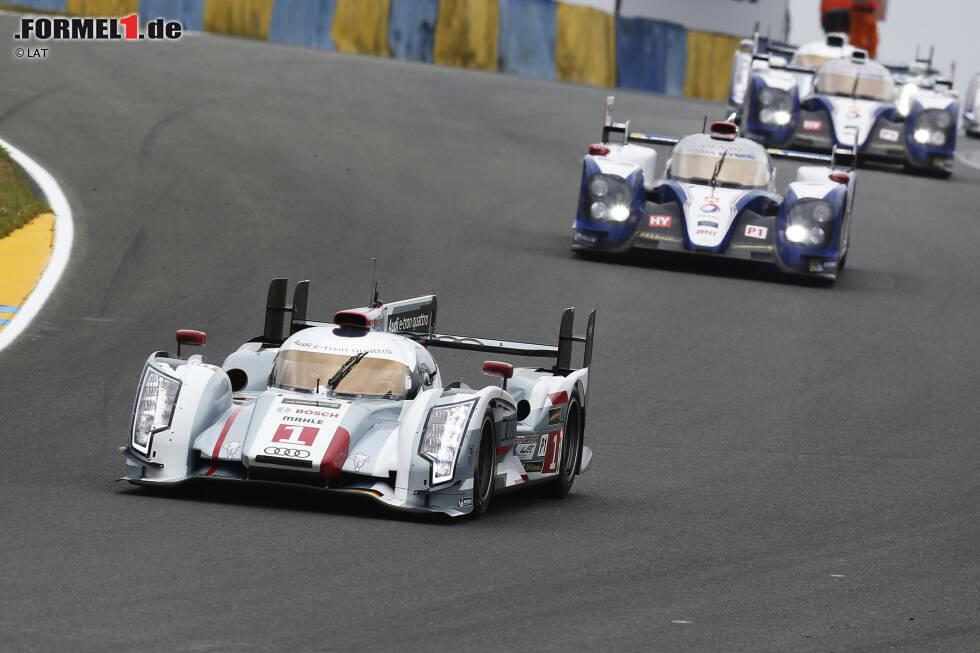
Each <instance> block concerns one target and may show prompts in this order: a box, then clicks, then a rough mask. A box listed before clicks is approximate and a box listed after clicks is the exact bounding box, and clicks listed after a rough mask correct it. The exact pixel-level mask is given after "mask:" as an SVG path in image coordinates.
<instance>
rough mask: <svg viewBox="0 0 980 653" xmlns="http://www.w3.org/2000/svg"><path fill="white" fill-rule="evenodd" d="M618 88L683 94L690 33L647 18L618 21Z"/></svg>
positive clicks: (670, 24)
mask: <svg viewBox="0 0 980 653" xmlns="http://www.w3.org/2000/svg"><path fill="white" fill-rule="evenodd" d="M616 62H617V67H618V71H619V85H620V86H621V87H623V88H635V89H640V90H643V91H653V92H654V93H669V94H671V95H681V94H683V92H684V76H685V74H686V70H687V30H685V29H684V28H683V27H681V26H680V25H675V24H673V23H664V22H661V21H656V20H648V19H646V18H620V19H619V20H617V21H616Z"/></svg>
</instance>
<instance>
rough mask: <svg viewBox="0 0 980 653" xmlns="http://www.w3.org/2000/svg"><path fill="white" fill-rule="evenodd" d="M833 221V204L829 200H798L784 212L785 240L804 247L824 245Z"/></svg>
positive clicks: (828, 237) (827, 239)
mask: <svg viewBox="0 0 980 653" xmlns="http://www.w3.org/2000/svg"><path fill="white" fill-rule="evenodd" d="M833 222H834V205H833V204H831V203H830V202H829V201H827V200H821V199H809V198H808V199H802V200H798V201H796V202H794V203H793V206H791V207H790V209H789V211H788V212H787V213H786V240H788V241H790V242H791V243H795V244H797V245H803V246H804V247H826V246H827V243H828V241H829V240H830V235H831V233H832V232H833V226H834V225H833Z"/></svg>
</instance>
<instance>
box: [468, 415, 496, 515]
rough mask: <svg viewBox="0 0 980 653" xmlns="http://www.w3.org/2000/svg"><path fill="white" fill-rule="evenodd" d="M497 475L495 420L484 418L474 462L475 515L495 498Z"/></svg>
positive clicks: (480, 513) (483, 511)
mask: <svg viewBox="0 0 980 653" xmlns="http://www.w3.org/2000/svg"><path fill="white" fill-rule="evenodd" d="M496 477H497V452H496V447H495V444H494V439H493V420H491V419H490V418H489V417H487V418H484V420H483V430H482V431H481V433H480V447H479V448H478V449H477V452H476V461H475V462H474V463H473V513H472V516H473V517H479V516H480V515H482V514H483V513H485V512H486V511H487V508H489V507H490V501H491V500H493V484H494V479H495V478H496Z"/></svg>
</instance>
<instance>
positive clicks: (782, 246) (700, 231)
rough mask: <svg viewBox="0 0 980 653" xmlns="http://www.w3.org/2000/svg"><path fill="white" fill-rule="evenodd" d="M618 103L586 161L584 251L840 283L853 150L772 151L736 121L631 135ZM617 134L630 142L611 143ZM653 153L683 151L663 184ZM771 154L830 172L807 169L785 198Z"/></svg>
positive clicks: (580, 242)
mask: <svg viewBox="0 0 980 653" xmlns="http://www.w3.org/2000/svg"><path fill="white" fill-rule="evenodd" d="M612 104H613V98H612V97H610V98H607V99H606V112H605V120H604V122H603V128H602V141H601V142H600V143H596V144H593V145H591V146H590V147H589V153H588V154H587V155H586V156H585V160H584V163H583V170H582V185H581V190H580V193H579V200H578V211H577V214H576V216H575V222H574V224H573V226H572V228H573V244H572V249H573V250H574V251H578V252H623V251H625V250H628V249H632V248H638V249H648V250H649V249H656V250H666V251H677V252H691V253H695V254H709V255H714V256H723V257H730V258H739V259H748V260H753V261H765V262H768V263H772V264H775V265H777V266H778V267H779V268H780V269H782V270H784V271H786V272H791V273H795V274H801V275H809V276H818V277H821V278H824V279H827V280H831V281H833V280H835V279H836V278H837V276H838V275H839V274H840V272H841V271H842V270H843V268H844V264H845V262H846V260H847V251H848V233H849V227H850V220H851V210H852V207H853V203H854V187H855V173H854V171H853V170H852V171H850V172H846V171H843V170H839V169H838V160H840V162H843V159H844V157H846V156H851V157H852V158H853V153H852V152H849V151H846V150H840V151H838V150H835V153H834V155H833V156H826V155H821V154H807V153H803V152H791V151H787V150H768V151H767V150H765V149H764V148H763V147H762V146H761V145H759V144H758V143H755V142H753V141H750V140H748V139H745V138H739V137H738V135H737V131H738V128H737V127H736V126H735V125H734V124H732V123H727V122H720V123H714V124H713V125H711V129H710V133H708V134H693V135H690V136H686V137H684V138H680V139H679V138H674V137H670V136H655V135H652V134H644V133H638V132H630V131H629V122H626V123H615V122H613V121H612ZM615 134H621V135H622V142H621V143H612V142H609V136H610V135H615ZM651 145H670V146H673V150H672V151H671V154H670V158H669V159H668V160H667V164H666V166H665V171H664V178H663V179H656V178H655V176H654V171H655V168H656V164H657V152H656V150H654V149H653V148H652V147H649V146H651ZM770 156H775V157H782V158H787V159H793V160H797V161H804V162H814V163H821V164H824V165H820V166H801V167H800V168H799V171H798V176H797V180H796V181H795V182H793V183H791V184H789V187H788V188H787V189H786V193H785V195H784V196H783V197H780V196H779V195H777V194H775V192H774V186H775V181H774V169H773V165H772V160H771V158H770ZM826 164H829V165H826Z"/></svg>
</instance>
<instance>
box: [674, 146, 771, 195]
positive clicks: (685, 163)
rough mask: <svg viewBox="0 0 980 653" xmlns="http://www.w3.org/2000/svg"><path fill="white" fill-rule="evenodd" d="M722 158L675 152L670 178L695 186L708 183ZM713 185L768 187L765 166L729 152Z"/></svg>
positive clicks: (758, 161)
mask: <svg viewBox="0 0 980 653" xmlns="http://www.w3.org/2000/svg"><path fill="white" fill-rule="evenodd" d="M720 158H721V152H718V153H717V154H714V153H712V154H706V153H705V154H695V153H692V152H676V153H675V154H674V156H673V159H672V160H671V162H670V175H669V176H670V178H671V179H676V180H678V181H686V182H690V183H695V184H707V183H709V182H710V181H711V176H712V174H714V171H715V166H716V165H718V160H719V159H720ZM716 182H717V184H718V185H719V186H721V187H722V188H762V187H764V186H766V184H768V183H769V168H768V167H767V166H766V164H765V162H763V161H760V160H759V159H755V158H746V155H744V154H740V153H734V152H729V154H728V155H727V156H726V157H725V162H724V163H723V164H722V166H721V169H720V170H719V171H718V177H717V179H716Z"/></svg>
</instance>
